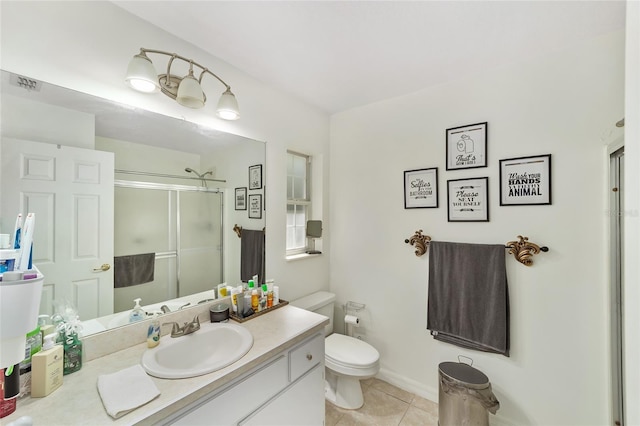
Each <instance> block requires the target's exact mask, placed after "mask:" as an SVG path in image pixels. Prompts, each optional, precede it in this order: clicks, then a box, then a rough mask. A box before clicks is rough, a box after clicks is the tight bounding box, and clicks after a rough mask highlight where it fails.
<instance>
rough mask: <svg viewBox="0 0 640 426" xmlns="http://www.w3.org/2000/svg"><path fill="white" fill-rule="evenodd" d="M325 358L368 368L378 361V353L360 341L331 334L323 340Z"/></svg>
mask: <svg viewBox="0 0 640 426" xmlns="http://www.w3.org/2000/svg"><path fill="white" fill-rule="evenodd" d="M324 345H325V346H324V347H325V356H327V357H329V358H331V359H333V360H335V361H337V362H338V363H341V364H348V365H353V366H368V365H371V364H375V363H376V362H378V359H380V354H379V353H378V351H377V350H376V349H375V348H374V347H373V346H371V345H370V344H368V343H367V342H363V341H362V340H358V339H356V338H353V337H349V336H345V335H343V334H336V333H334V334H332V335H331V336H329V337H327V338H326V339H324Z"/></svg>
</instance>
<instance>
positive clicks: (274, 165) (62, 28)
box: [0, 1, 329, 300]
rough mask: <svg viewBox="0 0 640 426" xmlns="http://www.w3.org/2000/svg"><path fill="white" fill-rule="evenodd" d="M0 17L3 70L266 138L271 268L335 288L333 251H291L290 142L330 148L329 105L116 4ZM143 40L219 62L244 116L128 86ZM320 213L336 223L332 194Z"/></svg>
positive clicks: (62, 5) (8, 8)
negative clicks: (306, 99)
mask: <svg viewBox="0 0 640 426" xmlns="http://www.w3.org/2000/svg"><path fill="white" fill-rule="evenodd" d="M0 18H1V20H2V21H1V26H0V31H1V33H0V39H1V45H0V51H1V53H2V55H1V57H0V68H2V69H4V70H7V71H11V72H15V73H19V74H23V75H26V76H29V77H32V78H35V79H39V80H42V81H47V82H50V83H53V84H57V85H60V86H64V87H69V88H72V89H75V90H79V91H82V92H86V93H90V94H93V95H96V96H100V97H103V98H107V99H111V100H115V101H118V102H122V103H125V104H130V105H134V106H137V107H140V108H144V109H147V110H150V111H154V112H158V113H162V114H165V115H169V116H172V117H176V118H184V119H187V120H189V121H193V122H196V123H200V124H204V125H208V126H210V127H213V128H216V129H218V130H224V131H228V132H231V133H235V134H239V135H242V136H246V137H250V138H253V139H257V140H261V141H266V142H267V166H266V167H265V173H266V176H265V183H266V185H267V194H266V198H267V203H268V206H269V207H268V211H267V219H266V222H267V223H266V228H267V271H268V272H267V273H268V275H269V276H271V277H273V278H275V279H276V280H277V281H279V282H278V284H279V285H280V291H281V297H282V298H284V299H287V300H290V299H294V298H297V297H300V296H302V295H303V294H307V293H310V292H313V291H316V290H320V289H327V288H328V269H329V268H328V256H326V255H325V256H319V257H315V258H313V259H309V260H306V261H298V262H287V261H286V260H285V232H286V230H285V225H286V192H285V190H286V167H285V155H286V150H287V149H294V150H296V151H299V152H304V153H306V154H310V155H315V156H323V155H327V154H328V137H329V118H328V116H327V115H326V114H325V113H323V112H321V111H319V110H316V109H314V108H312V107H309V106H307V105H305V104H303V103H301V102H299V101H297V100H296V99H294V98H292V97H289V96H287V95H284V94H282V93H279V92H276V91H274V90H272V89H271V88H269V87H268V86H266V85H264V84H263V83H261V82H259V81H257V80H255V79H253V78H251V77H249V76H248V75H247V74H245V73H244V72H242V71H239V70H238V69H236V68H234V67H232V66H231V65H229V64H227V63H225V62H223V61H221V60H220V59H218V58H216V57H213V56H211V55H209V54H207V53H205V52H203V51H202V50H200V49H199V48H197V47H196V46H193V45H191V44H189V43H186V42H184V41H182V40H180V39H178V38H176V37H174V36H172V35H170V34H169V33H167V32H165V31H163V30H161V29H159V28H157V27H154V26H152V25H150V24H149V23H147V22H145V21H142V20H140V19H139V18H137V17H135V16H133V15H131V14H129V13H128V12H125V11H124V10H122V9H120V8H118V7H116V6H115V5H113V4H112V3H108V2H89V1H87V2H57V1H53V2H30V1H22V2H0ZM140 47H146V48H156V49H160V50H166V51H175V52H178V53H180V54H182V55H184V56H186V57H193V58H194V59H196V60H198V62H200V63H202V64H205V65H207V66H208V67H209V68H210V69H212V70H215V72H216V73H217V74H219V75H220V76H222V77H223V78H224V79H225V81H227V82H228V83H229V84H230V85H231V87H232V89H233V92H234V93H235V94H236V97H237V98H238V102H239V104H240V110H241V119H240V120H238V121H236V122H227V121H223V120H219V119H217V118H215V114H214V107H213V105H208V106H207V107H205V108H204V109H202V110H190V109H189V108H184V107H182V106H180V105H178V104H177V103H176V102H174V101H172V100H171V99H169V98H167V97H165V96H162V95H160V94H158V95H156V96H149V95H144V94H140V93H136V92H134V91H132V90H130V89H128V88H127V87H126V86H125V84H124V74H125V72H126V68H127V64H128V62H129V60H130V59H131V57H132V56H133V55H134V54H136V53H138V52H139V49H140ZM159 63H160V62H159ZM203 84H204V83H203ZM204 90H205V91H206V92H208V93H211V94H213V95H210V97H213V98H215V93H217V91H218V90H219V91H220V92H222V87H219V86H216V82H215V81H214V80H211V81H209V82H207V83H206V84H204ZM211 103H213V104H215V101H213V102H210V104H211ZM324 167H325V169H324V173H323V174H322V175H323V176H325V177H323V179H328V178H327V177H326V176H328V162H325V166H324ZM327 194H328V185H324V186H323V194H322V196H323V198H326V197H327ZM322 218H323V219H324V220H325V221H326V226H325V231H328V220H327V219H328V203H324V204H323V217H322ZM229 232H231V230H230V229H229ZM326 243H327V239H325V244H326ZM325 251H326V250H325Z"/></svg>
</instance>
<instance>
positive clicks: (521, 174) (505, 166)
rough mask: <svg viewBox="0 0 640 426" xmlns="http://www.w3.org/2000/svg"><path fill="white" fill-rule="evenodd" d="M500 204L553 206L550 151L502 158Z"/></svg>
mask: <svg viewBox="0 0 640 426" xmlns="http://www.w3.org/2000/svg"><path fill="white" fill-rule="evenodd" d="M500 205H501V206H545V205H551V154H543V155H533V156H529V157H517V158H507V159H504V160H500Z"/></svg>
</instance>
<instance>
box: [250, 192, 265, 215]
mask: <svg viewBox="0 0 640 426" xmlns="http://www.w3.org/2000/svg"><path fill="white" fill-rule="evenodd" d="M249 219H262V194H249Z"/></svg>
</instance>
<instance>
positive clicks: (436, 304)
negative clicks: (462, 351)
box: [427, 241, 509, 356]
mask: <svg viewBox="0 0 640 426" xmlns="http://www.w3.org/2000/svg"><path fill="white" fill-rule="evenodd" d="M504 250H505V248H504V245H487V244H464V243H446V242H437V241H431V242H430V243H429V291H428V293H429V295H428V297H429V298H428V301H427V329H429V330H431V334H432V335H433V337H434V338H435V339H437V340H441V341H444V342H448V343H451V344H454V345H457V346H461V347H466V348H471V349H476V350H480V351H485V352H493V353H499V354H502V355H504V356H509V291H508V287H507V272H506V267H505V251H504Z"/></svg>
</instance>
